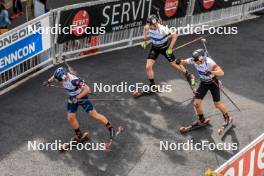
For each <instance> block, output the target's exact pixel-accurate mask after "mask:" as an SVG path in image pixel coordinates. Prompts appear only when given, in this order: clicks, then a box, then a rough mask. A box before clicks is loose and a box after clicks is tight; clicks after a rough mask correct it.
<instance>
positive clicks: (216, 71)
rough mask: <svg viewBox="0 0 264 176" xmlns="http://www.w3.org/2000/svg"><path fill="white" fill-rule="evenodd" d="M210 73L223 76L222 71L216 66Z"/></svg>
mask: <svg viewBox="0 0 264 176" xmlns="http://www.w3.org/2000/svg"><path fill="white" fill-rule="evenodd" d="M211 73H212V74H213V75H215V76H224V74H225V73H224V71H223V70H222V68H221V67H219V66H218V65H214V66H213V69H212V71H211Z"/></svg>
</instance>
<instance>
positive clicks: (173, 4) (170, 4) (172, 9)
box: [164, 0, 179, 17]
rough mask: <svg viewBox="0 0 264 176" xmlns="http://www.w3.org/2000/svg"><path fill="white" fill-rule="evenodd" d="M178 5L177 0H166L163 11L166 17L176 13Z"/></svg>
mask: <svg viewBox="0 0 264 176" xmlns="http://www.w3.org/2000/svg"><path fill="white" fill-rule="evenodd" d="M178 7H179V0H166V1H165V7H164V12H165V15H166V16H167V17H172V16H173V15H175V14H176V12H177V10H178Z"/></svg>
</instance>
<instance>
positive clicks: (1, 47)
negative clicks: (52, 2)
mask: <svg viewBox="0 0 264 176" xmlns="http://www.w3.org/2000/svg"><path fill="white" fill-rule="evenodd" d="M48 27H49V18H48V17H47V18H44V19H42V20H40V21H37V22H35V23H34V24H32V25H30V26H26V27H24V28H21V29H19V30H17V31H15V32H13V33H11V34H10V35H8V36H6V37H4V38H0V73H2V72H4V71H6V70H9V69H11V68H12V67H14V66H16V65H18V64H20V63H22V62H24V61H25V60H27V59H30V58H32V57H33V56H36V55H37V54H39V53H41V52H43V51H45V50H47V49H49V48H50V47H51V45H50V34H49V33H46V32H44V29H48ZM34 29H35V31H34ZM38 29H40V30H39V31H42V32H36V30H38Z"/></svg>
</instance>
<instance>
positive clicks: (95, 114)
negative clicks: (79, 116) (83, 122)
mask: <svg viewBox="0 0 264 176" xmlns="http://www.w3.org/2000/svg"><path fill="white" fill-rule="evenodd" d="M88 114H89V115H90V116H91V117H92V118H94V119H95V120H97V121H99V122H101V123H103V124H104V125H106V124H107V123H108V122H109V121H108V119H107V118H106V117H105V116H104V115H102V114H100V113H98V112H97V111H96V110H95V109H93V110H92V111H90V112H88Z"/></svg>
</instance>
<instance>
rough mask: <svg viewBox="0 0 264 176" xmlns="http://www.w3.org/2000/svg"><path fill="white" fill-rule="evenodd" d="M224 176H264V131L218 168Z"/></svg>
mask: <svg viewBox="0 0 264 176" xmlns="http://www.w3.org/2000/svg"><path fill="white" fill-rule="evenodd" d="M217 172H218V173H219V174H222V175H223V176H263V174H264V133H263V134H262V135H261V136H260V137H259V138H257V139H256V140H255V141H253V142H252V143H251V144H250V145H248V146H247V147H246V148H245V149H243V150H242V151H241V152H239V153H238V154H237V155H235V156H234V157H233V158H231V159H230V160H229V161H227V163H226V164H224V165H223V166H221V167H220V168H219V169H217Z"/></svg>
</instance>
